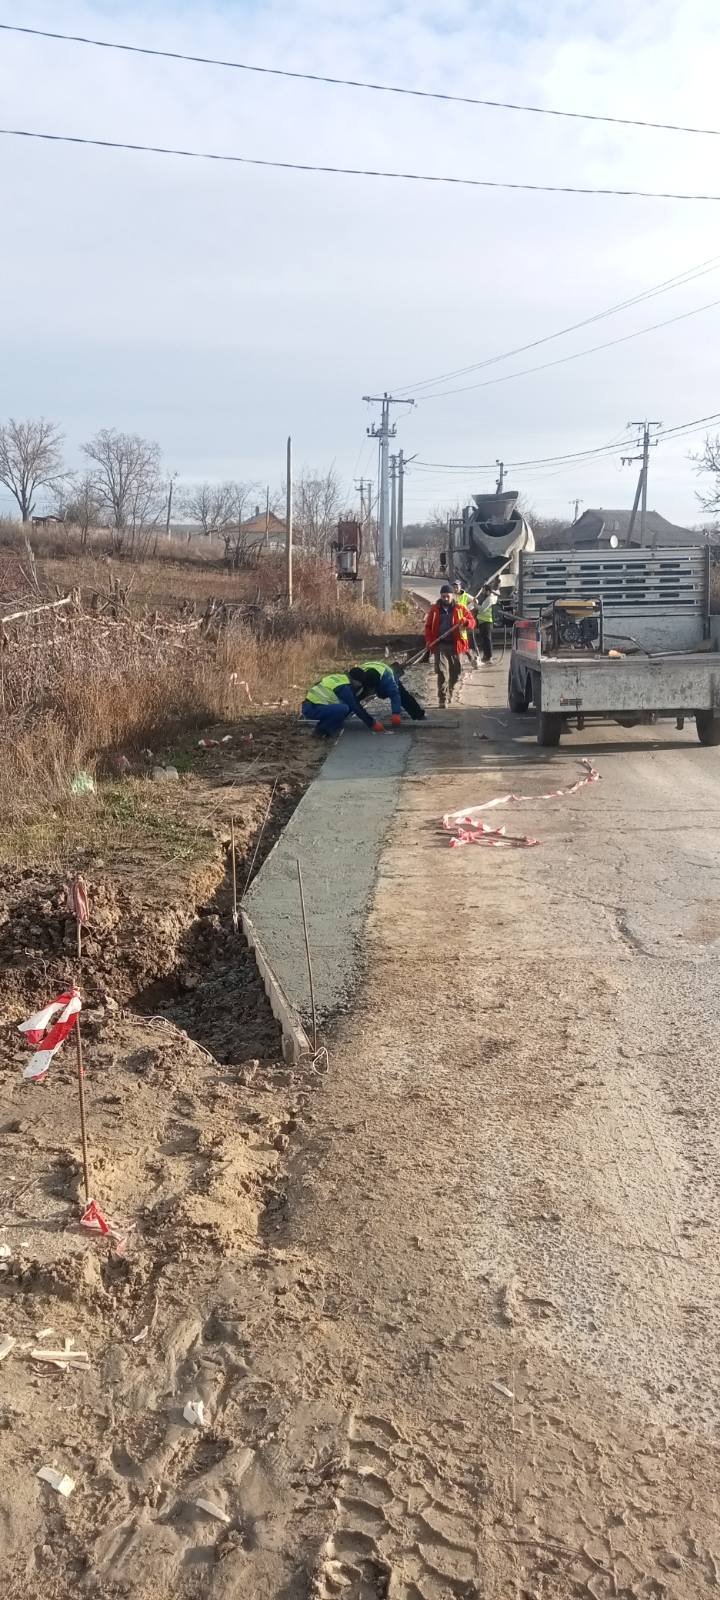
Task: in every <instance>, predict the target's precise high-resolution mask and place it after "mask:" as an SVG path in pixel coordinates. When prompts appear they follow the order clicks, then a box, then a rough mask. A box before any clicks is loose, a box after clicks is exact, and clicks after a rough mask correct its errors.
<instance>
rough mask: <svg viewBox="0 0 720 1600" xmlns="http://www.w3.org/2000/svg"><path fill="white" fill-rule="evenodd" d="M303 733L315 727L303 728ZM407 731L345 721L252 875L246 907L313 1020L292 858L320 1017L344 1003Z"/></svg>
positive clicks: (291, 993) (294, 997)
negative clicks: (379, 730)
mask: <svg viewBox="0 0 720 1600" xmlns="http://www.w3.org/2000/svg"><path fill="white" fill-rule="evenodd" d="M308 737H309V738H312V737H313V735H312V734H311V733H308ZM413 737H414V735H413V734H412V733H404V732H392V733H390V732H386V733H384V734H369V733H368V732H367V730H366V729H365V728H364V727H363V726H362V725H361V724H360V723H359V722H356V723H355V724H354V725H353V724H352V723H351V724H350V725H349V726H347V727H346V728H345V729H344V730H343V732H342V734H341V735H340V738H339V739H338V741H337V743H336V744H334V745H333V747H332V748H331V750H330V751H329V754H328V757H327V760H326V761H325V763H324V765H323V767H322V769H321V771H320V773H319V774H318V777H317V778H316V779H315V780H314V782H313V783H312V784H311V786H310V788H309V789H308V791H307V793H306V794H305V796H304V797H303V799H302V801H301V803H300V805H299V806H298V808H297V810H296V811H295V812H294V813H293V816H292V818H291V820H290V822H289V824H288V826H287V828H286V829H285V832H284V833H283V835H282V837H281V838H280V839H279V840H278V843H277V844H276V845H275V848H274V849H273V850H272V851H271V853H270V855H269V856H268V858H267V860H266V861H265V863H264V865H263V867H262V868H261V870H260V872H259V873H258V875H257V877H256V878H255V881H254V883H253V885H252V888H251V889H250V892H249V894H248V896H247V899H246V902H245V907H246V910H247V912H248V913H249V915H250V917H251V919H252V922H253V926H254V928H255V929H256V931H257V933H258V935H259V937H260V939H261V940H262V943H263V946H264V948H265V950H266V952H267V955H268V957H269V959H270V962H271V964H272V967H273V970H274V972H275V974H276V976H277V978H278V981H279V982H280V984H281V986H282V988H283V990H284V993H285V994H286V996H287V998H288V1000H289V1001H290V1002H291V1004H292V1005H293V1006H294V1007H295V1009H296V1011H297V1012H298V1013H299V1015H300V1016H301V1018H302V1020H303V1023H304V1024H305V1027H306V1028H308V1027H309V1026H310V1021H311V1006H310V987H309V982H308V971H307V961H306V956H305V943H304V938H303V927H302V915H301V908H300V895H299V888H298V875H297V863H298V861H299V862H300V867H301V871H302V876H303V889H304V894H305V906H306V911H307V920H308V933H309V939H310V947H311V955H312V960H313V977H314V988H315V1004H316V1010H317V1018H318V1021H324V1020H325V1019H326V1018H327V1017H329V1016H332V1015H333V1014H334V1013H336V1012H337V1011H339V1010H341V1009H342V1008H343V1007H344V1006H346V1005H347V1003H348V1000H349V998H350V996H351V994H352V992H353V987H354V975H355V973H356V972H357V970H358V968H359V966H360V965H361V963H362V942H363V933H364V928H365V921H366V917H367V911H368V906H369V902H370V899H371V896H372V892H373V888H374V884H375V876H376V872H377V866H378V861H379V859H380V852H381V849H382V845H383V842H384V839H385V835H386V833H387V830H388V828H389V826H390V823H391V821H392V818H393V816H394V814H395V809H396V806H397V800H398V794H399V790H400V783H401V779H402V775H403V772H404V770H405V766H406V764H407V760H408V756H409V753H410V747H411V743H412V739H413Z"/></svg>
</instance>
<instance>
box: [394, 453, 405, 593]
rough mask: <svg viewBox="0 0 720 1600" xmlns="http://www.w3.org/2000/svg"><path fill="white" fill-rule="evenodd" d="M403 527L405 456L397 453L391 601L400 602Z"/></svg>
mask: <svg viewBox="0 0 720 1600" xmlns="http://www.w3.org/2000/svg"><path fill="white" fill-rule="evenodd" d="M404 527H405V456H404V454H403V452H402V450H400V451H399V452H398V490H397V519H396V524H395V540H396V544H397V561H396V563H395V571H396V576H397V586H396V589H394V590H393V600H402V587H403V528H404Z"/></svg>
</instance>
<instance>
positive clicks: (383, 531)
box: [363, 391, 415, 611]
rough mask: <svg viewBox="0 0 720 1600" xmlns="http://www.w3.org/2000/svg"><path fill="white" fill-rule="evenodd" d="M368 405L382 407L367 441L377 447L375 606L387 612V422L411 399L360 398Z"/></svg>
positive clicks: (391, 434)
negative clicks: (374, 441)
mask: <svg viewBox="0 0 720 1600" xmlns="http://www.w3.org/2000/svg"><path fill="white" fill-rule="evenodd" d="M363 400H364V401H365V402H366V404H368V405H374V406H378V405H379V406H382V413H381V419H380V425H379V427H378V425H377V424H376V423H373V425H372V427H371V428H368V438H370V439H377V440H378V441H379V445H380V552H379V562H378V566H379V580H380V581H379V584H378V605H379V607H380V610H381V611H389V610H390V607H391V605H392V577H391V566H392V551H391V531H390V449H389V447H390V440H391V439H394V438H395V434H396V431H397V430H396V428H395V424H394V423H392V424H391V422H390V407H391V406H414V404H415V401H414V400H407V399H405V398H403V399H402V400H395V399H394V398H393V396H392V395H391V394H388V393H387V391H386V392H385V394H383V395H371V394H365V395H363Z"/></svg>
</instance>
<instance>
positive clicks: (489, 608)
mask: <svg viewBox="0 0 720 1600" xmlns="http://www.w3.org/2000/svg"><path fill="white" fill-rule="evenodd" d="M496 599H497V595H495V594H489V595H487V596H486V598H485V599H484V600H481V601H480V602H479V604H478V609H477V619H478V622H492V619H493V606H494V605H495V601H496Z"/></svg>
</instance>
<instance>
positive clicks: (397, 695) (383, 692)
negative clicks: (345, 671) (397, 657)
mask: <svg viewBox="0 0 720 1600" xmlns="http://www.w3.org/2000/svg"><path fill="white" fill-rule="evenodd" d="M355 670H358V671H360V672H364V674H365V685H364V689H363V692H362V694H361V696H360V698H361V699H362V700H371V699H378V700H389V701H390V711H391V713H392V714H391V717H390V723H391V726H392V727H393V728H399V727H400V726H401V724H402V712H403V711H404V712H406V714H407V716H408V717H410V718H411V719H412V721H413V722H423V721H424V719H425V712H424V710H423V707H422V706H421V705H420V702H419V700H416V699H415V696H414V694H411V693H410V690H409V689H406V687H405V684H404V683H403V681H402V679H401V678H400V676H399V674H398V672H397V670H395V669H393V667H391V666H390V663H389V662H388V661H362V662H361V663H360V666H359V668H357V669H356V668H354V667H351V668H350V671H351V672H354V671H355Z"/></svg>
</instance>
